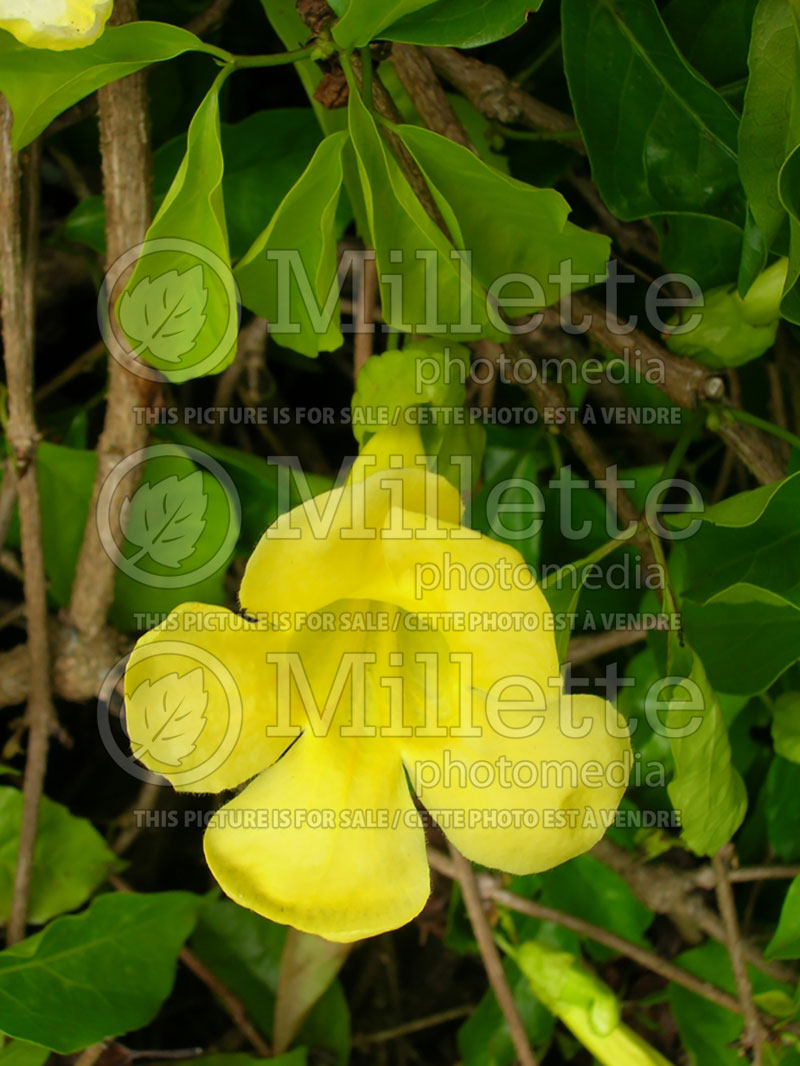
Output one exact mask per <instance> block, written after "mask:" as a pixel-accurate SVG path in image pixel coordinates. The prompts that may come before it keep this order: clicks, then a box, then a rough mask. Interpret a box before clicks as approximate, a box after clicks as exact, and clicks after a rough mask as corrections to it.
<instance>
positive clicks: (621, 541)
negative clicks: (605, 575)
mask: <svg viewBox="0 0 800 1066" xmlns="http://www.w3.org/2000/svg"><path fill="white" fill-rule="evenodd" d="M630 542H631V538H630V536H627V537H614V538H613V539H612V540H609V541H606V543H605V544H602V545H601V546H600V547H599V548H597V549H595V551H593V552H592V553H591V555H587V556H585V557H584V558H583V559H576V560H575V562H574V563H567V564H566V566H562V567H561V569H560V570H556V571H555V573H552V574H550V575H549V577H548V578H547V580H546V581H543V582H542V588H543V589H549V588H550V586H551V585H556V587H557V586H558V582H559V580H560V579H562V578H563V576H564V575H565V574H566V573H567V572H568V571H575V570H581V569H583V567H584V566H592V565H593V564H594V563H599V562H600V561H601V560H602V559H605V557H606V556H607V555H610V554H611V553H612V552H613V551H616V550H617V548H621V547H622V546H623V545H625V544H630Z"/></svg>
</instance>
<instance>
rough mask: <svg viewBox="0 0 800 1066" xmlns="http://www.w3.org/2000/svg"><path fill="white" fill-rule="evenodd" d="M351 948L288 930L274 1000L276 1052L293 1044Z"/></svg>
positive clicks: (347, 945) (348, 945)
mask: <svg viewBox="0 0 800 1066" xmlns="http://www.w3.org/2000/svg"><path fill="white" fill-rule="evenodd" d="M352 948H353V945H352V944H335V943H332V942H331V941H329V940H323V939H322V937H318V936H312V935H311V934H310V933H302V932H300V931H299V930H297V929H289V930H288V933H287V936H286V940H285V942H284V945H283V954H282V956H281V969H280V975H279V977H278V988H277V993H276V997H275V1025H274V1027H273V1043H274V1045H275V1050H276V1051H277V1052H281V1051H284V1050H285V1049H286V1048H288V1047H289V1046H290V1045H291V1044H292V1042H293V1040H294V1038H295V1036H296V1035H297V1033H298V1032H299V1030H300V1029H301V1027H302V1025H303V1022H304V1021H305V1019H306V1018H307V1017H308V1015H309V1014H310V1013H311V1010H312V1009H313V1007H314V1005H315V1004H316V1003H318V1002H319V1000H320V999H321V998H322V996H323V995H324V993H325V992H326V991H327V990H328V988H329V987H330V985H331V983H332V982H333V980H334V978H335V977H336V975H337V974H338V972H339V970H341V968H342V966H343V965H344V962H345V960H346V958H347V956H348V955H349V954H350V951H351V950H352Z"/></svg>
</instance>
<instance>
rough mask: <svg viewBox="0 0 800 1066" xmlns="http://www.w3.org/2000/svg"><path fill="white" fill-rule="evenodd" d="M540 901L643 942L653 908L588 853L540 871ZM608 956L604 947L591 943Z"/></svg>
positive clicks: (603, 954)
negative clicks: (645, 904) (542, 871)
mask: <svg viewBox="0 0 800 1066" xmlns="http://www.w3.org/2000/svg"><path fill="white" fill-rule="evenodd" d="M542 902H543V903H546V904H548V905H549V906H551V907H556V908H557V909H559V910H563V911H567V912H568V913H569V914H574V915H576V917H578V918H583V919H585V920H586V921H587V922H591V923H592V924H593V925H599V926H600V927H601V928H603V929H608V930H609V931H610V932H612V933H617V934H618V935H619V936H623V937H625V938H626V939H627V940H631V941H633V942H634V943H636V944H641V945H642V946H644V947H646V946H647V938H646V937H645V935H644V934H645V932H646V931H647V929H648V928H649V926H650V924H651V923H652V921H653V917H654V916H653V912H652V911H651V910H649V909H648V908H647V907H645V906H644V904H642V903H640V902H639V900H638V899H637V898H636V897H635V896H634V894H633V892H632V891H631V889H630V887H629V886H628V884H627V882H626V881H624V880H623V878H622V877H620V876H619V874H617V873H615V872H614V871H613V870H611V869H609V867H607V866H604V865H603V864H602V863H601V862H600V861H599V860H598V859H595V858H594V856H592V855H579V856H578V857H577V858H575V859H571V860H570V861H569V862H566V863H563V864H562V865H561V866H556V867H555V868H554V869H553V870H548V871H546V872H545V873H544V874H543V875H542ZM592 946H593V948H594V950H595V954H596V956H597V957H600V958H604V959H605V958H608V957H609V956H610V955H611V954H612V953H611V952H610V951H609V950H608V949H607V948H601V947H599V945H596V944H595V945H592Z"/></svg>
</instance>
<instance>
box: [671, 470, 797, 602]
mask: <svg viewBox="0 0 800 1066" xmlns="http://www.w3.org/2000/svg"><path fill="white" fill-rule="evenodd" d="M766 490H769V492H767V491H766ZM756 494H758V495H756ZM740 499H741V502H740V504H739V505H738V506H739V507H740V508H741V510H740V511H739V512H738V514H737V512H736V510H735V508H736V507H737V503H736V501H737V500H740ZM762 502H763V504H764V505H763V507H761V509H760V510H757V508H758V507H759V506H760V504H761V503H762ZM720 509H722V510H720ZM748 509H749V510H748ZM712 513H713V515H712ZM798 513H800V474H793V475H792V476H791V477H788V478H786V480H784V481H782V482H779V483H776V484H774V485H769V486H764V487H763V488H761V489H756V490H754V491H753V492H751V493H743V494H742V496H741V498H740V497H737V496H732V497H730V498H729V499H728V500H725V501H724V502H723V503H722V504H719V505H717V507H716V508H711V509H710V510H709V511H708V512H707V513H706V515H705V516H704V518H705V519H706V520H705V521H704V522H703V524H702V525H701V527H700V528H699V529H698V530H697V532H696V533H695V535H694V536H693V537H689V538H688V539H687V541H686V542H685V550H686V557H687V563H688V571H687V578H688V585H687V589H688V594H689V596H690V597H691V598H692V599H693V600H697V601H700V602H702V601H704V600H708V599H709V598H710V597H711V596H713V595H714V594H715V593H718V592H721V591H723V590H724V589H726V588H729V587H730V586H731V585H735V584H737V583H738V582H747V583H749V584H751V585H757V586H758V587H759V588H763V589H769V590H770V591H772V592H775V593H780V594H781V595H782V596H784V597H785V598H786V599H788V600H791V601H792V602H795V603H797V605H798V607H800V528H798V522H797V516H798ZM726 516H727V521H731V520H733V521H739V522H741V521H742V519H743V517H745V516H748V517H750V519H751V520H750V521H749V522H747V523H746V524H744V523H743V524H741V525H726V524H724V522H725V520H726ZM714 517H716V518H717V521H718V523H719V524H714V521H713V519H714ZM720 518H721V519H722V522H720Z"/></svg>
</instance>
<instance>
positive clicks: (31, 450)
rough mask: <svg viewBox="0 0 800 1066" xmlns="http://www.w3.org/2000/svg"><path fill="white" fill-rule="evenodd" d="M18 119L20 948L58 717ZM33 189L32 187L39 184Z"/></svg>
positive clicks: (4, 233) (7, 149)
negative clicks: (24, 656)
mask: <svg viewBox="0 0 800 1066" xmlns="http://www.w3.org/2000/svg"><path fill="white" fill-rule="evenodd" d="M12 121H13V116H12V114H11V109H10V107H9V106H8V104H7V103H6V101H5V99H2V98H0V280H2V290H3V291H2V313H3V347H4V355H5V364H6V381H7V384H8V441H9V444H10V445H11V448H12V451H13V456H14V466H15V470H16V482H17V494H18V498H19V519H20V531H21V540H22V559H23V568H24V589H25V613H26V616H27V620H28V654H29V662H30V669H31V678H30V688H29V692H28V707H27V714H26V718H27V724H28V727H29V733H28V753H27V758H26V762H25V777H24V782H23V793H24V801H23V808H22V822H21V826H20V837H19V850H18V854H17V865H16V870H15V874H14V889H13V894H12V900H11V910H10V913H9V919H8V928H7V941H8V943H9V944H13V943H16V942H17V941H18V940H21V939H22V937H24V935H25V924H26V916H27V911H28V897H29V895H30V886H31V877H32V873H33V852H34V848H35V845H36V829H37V825H38V820H39V801H40V799H41V796H42V791H43V787H44V775H45V770H46V767H47V747H48V741H49V735H50V725H51V722H52V720H53V716H54V715H53V703H52V696H51V692H50V647H49V637H48V623H47V582H46V579H45V571H44V552H43V549H42V529H41V510H40V507H39V485H38V481H37V476H36V450H37V446H38V442H39V435H38V432H37V429H36V418H35V412H34V403H33V280H32V268H31V267H30V264H29V263H26V261H25V259H24V257H23V249H22V214H21V203H20V200H21V195H20V193H21V187H20V168H19V159H18V157H17V156H16V155H15V154H14V152H13V150H12V148H11V125H12ZM28 184H29V186H30V185H32V184H33V182H29V183H28ZM34 195H35V194H34ZM28 222H29V223H30V216H28ZM29 236H30V235H29ZM34 243H35V242H34Z"/></svg>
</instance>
